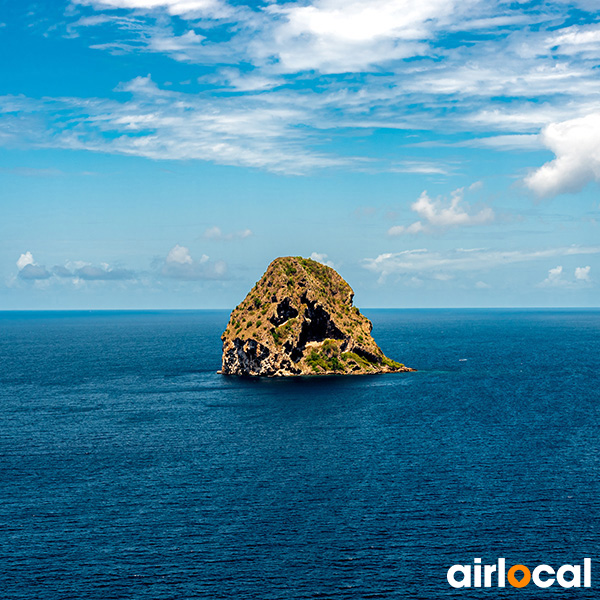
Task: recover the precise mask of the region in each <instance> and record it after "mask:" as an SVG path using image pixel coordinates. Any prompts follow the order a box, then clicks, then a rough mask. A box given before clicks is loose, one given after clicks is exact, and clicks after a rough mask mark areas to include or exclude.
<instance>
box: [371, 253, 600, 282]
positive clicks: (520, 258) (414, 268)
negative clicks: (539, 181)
mask: <svg viewBox="0 0 600 600" xmlns="http://www.w3.org/2000/svg"><path fill="white" fill-rule="evenodd" d="M592 254H600V246H563V247H558V248H547V249H544V250H491V249H485V248H458V249H456V250H448V251H443V252H442V251H434V250H427V249H425V248H419V249H416V250H404V251H403V252H396V253H385V254H380V255H379V256H377V257H375V258H365V259H364V260H363V261H362V264H363V266H364V268H366V269H368V270H369V271H373V272H374V273H378V274H379V275H380V279H381V280H383V279H385V277H387V276H388V275H393V274H399V275H402V274H414V273H418V274H419V275H423V274H426V273H428V274H430V275H431V274H436V273H457V272H463V273H476V272H480V271H487V270H491V269H494V268H497V267H502V266H508V265H512V264H517V263H524V262H533V261H538V260H543V259H550V258H554V257H563V256H578V255H592ZM558 275H560V273H558Z"/></svg>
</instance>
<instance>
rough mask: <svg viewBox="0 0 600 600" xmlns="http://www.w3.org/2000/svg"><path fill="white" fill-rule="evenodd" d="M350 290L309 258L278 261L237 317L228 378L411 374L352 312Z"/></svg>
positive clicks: (229, 343) (226, 345) (226, 354)
mask: <svg viewBox="0 0 600 600" xmlns="http://www.w3.org/2000/svg"><path fill="white" fill-rule="evenodd" d="M353 296H354V292H353V291H352V288H351V287H350V286H349V285H348V284H347V283H346V282H345V281H344V280H343V279H342V277H340V275H338V273H336V271H334V270H333V269H332V268H330V267H327V266H325V265H322V264H321V263H318V262H316V261H314V260H311V259H306V258H301V257H292V256H286V257H282V258H277V259H275V260H274V261H273V262H272V263H271V264H270V265H269V267H268V269H267V272H266V273H265V274H264V275H263V276H262V278H261V279H260V281H259V282H258V283H257V284H256V285H255V286H254V287H253V288H252V290H251V291H250V293H249V294H248V295H247V296H246V298H245V299H244V301H243V302H242V303H241V304H240V305H239V306H237V307H236V308H235V309H234V310H233V312H232V313H231V317H230V319H229V324H228V325H227V329H225V332H224V333H223V335H222V336H221V339H222V340H223V367H222V370H221V373H223V374H225V375H264V376H268V377H274V376H290V375H315V374H318V375H325V374H367V373H393V372H399V371H413V370H414V369H409V368H408V367H405V366H404V365H403V364H400V363H397V362H395V361H393V360H391V359H389V358H387V357H386V356H385V355H384V354H383V352H382V351H381V349H380V348H379V346H378V345H377V344H376V343H375V340H374V339H373V338H372V337H371V329H372V325H371V322H370V321H369V320H368V319H367V318H366V317H364V316H363V315H361V314H360V312H359V310H358V309H357V308H356V307H354V306H352V298H353Z"/></svg>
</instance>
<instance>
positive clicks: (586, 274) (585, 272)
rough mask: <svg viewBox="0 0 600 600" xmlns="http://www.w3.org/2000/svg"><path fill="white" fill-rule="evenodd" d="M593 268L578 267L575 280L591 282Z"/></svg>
mask: <svg viewBox="0 0 600 600" xmlns="http://www.w3.org/2000/svg"><path fill="white" fill-rule="evenodd" d="M591 270H592V267H590V266H587V267H577V268H576V269H575V279H577V280H578V281H589V280H590V271H591Z"/></svg>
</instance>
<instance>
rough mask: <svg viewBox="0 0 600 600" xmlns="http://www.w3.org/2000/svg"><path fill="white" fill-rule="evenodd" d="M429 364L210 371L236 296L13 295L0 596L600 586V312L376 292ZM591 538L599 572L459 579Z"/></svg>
mask: <svg viewBox="0 0 600 600" xmlns="http://www.w3.org/2000/svg"><path fill="white" fill-rule="evenodd" d="M365 313H366V314H367V316H369V317H370V318H371V319H372V321H373V323H374V326H375V329H374V335H375V338H376V340H377V341H378V342H379V344H380V345H381V347H382V348H383V349H384V351H385V352H386V353H387V354H388V355H389V356H391V357H393V358H395V359H398V360H400V361H402V362H404V363H406V364H407V365H409V366H413V367H416V368H418V369H419V372H418V373H404V374H395V375H379V376H367V377H330V378H319V377H313V378H302V379H293V380H258V379H247V380H244V379H238V378H227V377H224V376H220V375H218V374H216V371H217V369H218V368H219V366H220V350H221V348H220V340H219V336H220V334H221V332H222V330H223V328H224V326H225V324H226V322H227V318H228V314H227V313H226V312H223V311H214V312H210V311H198V312H155V313H148V312H143V313H135V312H110V313H98V312H90V313H74V312H66V313H0V566H1V569H0V598H2V599H3V600H13V599H27V600H33V599H35V600H62V599H77V600H79V599H81V600H84V599H85V600H87V599H98V600H110V599H113V598H115V599H116V598H119V599H120V598H131V599H137V598H140V599H152V600H159V599H167V598H168V599H174V600H175V599H177V600H184V599H187V598H190V599H191V598H207V599H215V600H216V599H232V600H233V599H235V600H245V599H249V598H256V599H260V600H269V599H277V600H279V599H296V598H321V599H346V598H348V599H350V598H351V599H363V598H365V599H366V598H422V599H436V598H512V597H519V598H538V599H540V598H546V597H548V598H558V597H560V598H577V599H597V598H599V597H600V594H599V592H598V589H599V588H600V562H599V560H598V548H599V542H600V529H599V528H600V443H599V442H600V379H599V375H598V359H599V357H600V335H599V334H600V312H598V311H592V310H589V311H570V310H561V311H551V310H545V311H518V310H479V311H470V310H453V311H451V310H448V311H445V310H430V311H429V310H423V311H421V310H394V311H391V310H390V311H365ZM474 557H480V558H481V559H482V561H483V563H488V564H492V563H495V561H496V560H497V558H499V557H505V558H506V560H507V564H508V565H512V564H516V563H522V564H525V565H528V566H530V567H534V566H536V565H537V564H540V563H547V564H550V565H553V566H555V567H558V566H560V565H562V564H564V563H576V564H580V563H582V562H583V559H584V557H591V558H592V561H593V563H592V588H591V589H585V588H581V589H574V590H565V589H563V588H561V587H559V586H558V585H557V584H555V585H554V586H552V587H551V588H547V589H538V588H537V587H535V586H534V585H533V583H531V584H530V585H529V586H528V587H526V588H523V589H521V590H517V589H514V588H512V587H510V586H509V587H508V588H505V589H498V588H495V587H493V588H491V589H475V588H472V589H461V590H456V589H453V588H451V587H450V586H449V585H448V583H447V581H446V572H447V569H448V568H449V567H450V566H451V565H453V564H456V563H465V564H468V563H472V561H473V558H474Z"/></svg>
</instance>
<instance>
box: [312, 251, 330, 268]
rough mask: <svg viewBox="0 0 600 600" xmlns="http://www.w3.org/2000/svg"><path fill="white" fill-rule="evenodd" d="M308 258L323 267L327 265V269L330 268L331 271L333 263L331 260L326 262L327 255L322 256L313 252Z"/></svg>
mask: <svg viewBox="0 0 600 600" xmlns="http://www.w3.org/2000/svg"><path fill="white" fill-rule="evenodd" d="M309 258H312V259H313V260H316V261H317V262H320V263H321V264H323V265H327V266H328V267H331V268H332V269H333V268H334V265H333V261H331V260H327V258H328V257H327V254H322V253H320V252H313V253H312V254H311V255H310V256H309Z"/></svg>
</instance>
